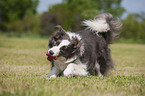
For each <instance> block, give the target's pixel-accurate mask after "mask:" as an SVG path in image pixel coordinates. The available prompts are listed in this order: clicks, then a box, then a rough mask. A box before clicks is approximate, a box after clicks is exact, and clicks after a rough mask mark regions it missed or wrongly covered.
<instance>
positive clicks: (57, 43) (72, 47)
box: [48, 26, 81, 63]
mask: <svg viewBox="0 0 145 96" xmlns="http://www.w3.org/2000/svg"><path fill="white" fill-rule="evenodd" d="M58 28H59V30H58V31H57V32H56V33H54V35H53V36H52V37H51V39H50V40H49V44H48V46H49V50H48V53H49V55H51V56H52V57H59V56H63V57H65V58H66V59H67V61H66V62H65V63H69V62H72V61H74V60H75V59H77V57H78V56H79V53H80V47H81V40H80V38H78V37H77V36H73V37H71V38H70V36H69V34H68V33H67V32H66V31H65V30H64V29H63V28H62V27H61V26H58Z"/></svg>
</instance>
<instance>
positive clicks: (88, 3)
mask: <svg viewBox="0 0 145 96" xmlns="http://www.w3.org/2000/svg"><path fill="white" fill-rule="evenodd" d="M144 4H145V0H0V35H5V36H9V37H12V36H17V37H23V36H32V37H35V36H36V37H49V36H50V35H51V34H52V33H53V32H55V30H56V29H55V26H56V25H58V24H59V25H62V27H63V28H64V29H65V30H69V31H74V32H75V31H78V30H82V29H83V27H82V26H81V22H82V21H83V20H86V19H93V18H94V17H95V16H96V15H97V14H99V13H101V12H109V13H111V14H113V15H114V16H118V17H119V18H120V19H121V21H122V23H123V27H122V33H121V35H120V39H119V40H118V42H119V41H120V42H121V41H123V42H136V43H145V5H144Z"/></svg>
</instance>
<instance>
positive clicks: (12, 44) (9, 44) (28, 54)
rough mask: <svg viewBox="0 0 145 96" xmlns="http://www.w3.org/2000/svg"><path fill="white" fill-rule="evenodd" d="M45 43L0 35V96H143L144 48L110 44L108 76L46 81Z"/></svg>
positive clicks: (48, 67) (144, 93)
mask: <svg viewBox="0 0 145 96" xmlns="http://www.w3.org/2000/svg"><path fill="white" fill-rule="evenodd" d="M47 43H48V39H38V38H37V39H36V38H35V39H34V38H8V37H3V36H0V96H145V45H143V44H112V45H111V46H110V48H111V50H112V58H113V60H114V62H115V69H114V70H112V71H111V72H110V73H109V74H108V76H105V77H97V76H86V77H80V76H77V77H71V78H67V77H58V78H51V79H47V78H44V77H42V76H41V75H43V74H48V73H49V72H50V68H51V64H50V63H49V62H48V61H47V60H46V55H45V53H46V52H47V49H48V47H47Z"/></svg>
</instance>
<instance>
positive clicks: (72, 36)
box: [66, 32, 81, 40]
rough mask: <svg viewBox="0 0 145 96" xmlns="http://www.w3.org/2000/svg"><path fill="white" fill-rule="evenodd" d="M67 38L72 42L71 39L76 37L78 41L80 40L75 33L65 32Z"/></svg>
mask: <svg viewBox="0 0 145 96" xmlns="http://www.w3.org/2000/svg"><path fill="white" fill-rule="evenodd" d="M66 33H67V34H68V36H69V38H70V39H71V40H72V39H73V38H75V37H77V38H78V40H81V36H80V35H79V34H76V33H72V32H66Z"/></svg>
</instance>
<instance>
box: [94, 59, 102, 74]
mask: <svg viewBox="0 0 145 96" xmlns="http://www.w3.org/2000/svg"><path fill="white" fill-rule="evenodd" d="M95 69H96V71H97V73H98V76H103V75H102V74H101V72H100V65H99V63H98V62H97V61H96V64H95Z"/></svg>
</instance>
